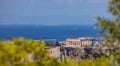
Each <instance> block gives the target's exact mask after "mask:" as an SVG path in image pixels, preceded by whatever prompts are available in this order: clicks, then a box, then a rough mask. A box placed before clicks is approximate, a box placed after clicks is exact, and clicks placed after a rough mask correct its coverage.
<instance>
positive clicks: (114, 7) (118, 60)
mask: <svg viewBox="0 0 120 66" xmlns="http://www.w3.org/2000/svg"><path fill="white" fill-rule="evenodd" d="M109 12H110V13H111V14H112V15H113V16H115V18H114V19H113V20H109V19H105V18H102V17H97V21H98V24H97V25H98V26H99V27H100V28H101V30H102V32H101V35H102V36H103V39H105V40H106V41H107V44H106V45H107V47H109V48H113V55H114V61H113V63H112V66H120V0H110V1H109Z"/></svg>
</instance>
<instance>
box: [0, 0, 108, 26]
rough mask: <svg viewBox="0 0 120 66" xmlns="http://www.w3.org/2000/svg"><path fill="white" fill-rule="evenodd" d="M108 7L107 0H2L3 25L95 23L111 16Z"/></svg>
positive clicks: (0, 9)
mask: <svg viewBox="0 0 120 66" xmlns="http://www.w3.org/2000/svg"><path fill="white" fill-rule="evenodd" d="M107 7H108V2H107V0H0V24H45V25H63V24H74V25H87V24H95V19H94V18H95V17H96V16H104V17H109V16H110V15H109V14H108V13H107Z"/></svg>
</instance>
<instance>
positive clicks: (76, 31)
mask: <svg viewBox="0 0 120 66" xmlns="http://www.w3.org/2000/svg"><path fill="white" fill-rule="evenodd" d="M97 32H98V29H96V26H95V25H0V40H12V39H13V38H18V37H24V38H26V39H33V40H45V41H49V40H53V41H54V40H55V41H65V40H66V39H67V38H79V37H93V38H95V39H97V38H98V34H97Z"/></svg>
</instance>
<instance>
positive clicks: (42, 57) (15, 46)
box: [0, 38, 112, 66]
mask: <svg viewBox="0 0 120 66" xmlns="http://www.w3.org/2000/svg"><path fill="white" fill-rule="evenodd" d="M63 60H64V61H62V62H60V61H58V60H57V59H56V58H54V57H51V56H49V52H48V51H47V49H46V46H45V43H44V42H43V41H33V40H31V39H29V40H28V39H26V40H25V39H24V38H18V39H16V38H15V39H13V40H12V41H0V66H109V64H110V63H111V61H112V59H106V58H105V57H101V58H100V59H97V60H92V59H86V60H81V61H77V60H72V59H70V58H67V57H66V58H64V59H63Z"/></svg>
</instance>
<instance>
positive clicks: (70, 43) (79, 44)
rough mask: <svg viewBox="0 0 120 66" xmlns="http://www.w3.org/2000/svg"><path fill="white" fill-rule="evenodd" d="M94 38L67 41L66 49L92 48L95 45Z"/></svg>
mask: <svg viewBox="0 0 120 66" xmlns="http://www.w3.org/2000/svg"><path fill="white" fill-rule="evenodd" d="M93 40H94V39H93V38H92V37H83V38H77V39H71V38H68V39H66V47H83V46H92V45H93Z"/></svg>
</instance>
